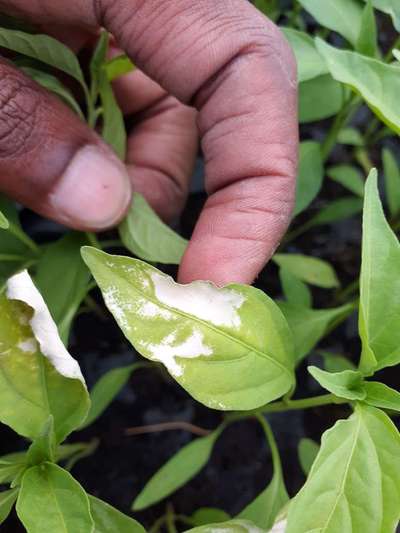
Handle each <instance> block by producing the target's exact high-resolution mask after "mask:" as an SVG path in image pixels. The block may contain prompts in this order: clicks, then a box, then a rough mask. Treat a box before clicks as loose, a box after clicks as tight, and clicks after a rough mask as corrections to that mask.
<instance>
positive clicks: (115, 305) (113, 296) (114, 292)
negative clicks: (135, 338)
mask: <svg viewBox="0 0 400 533" xmlns="http://www.w3.org/2000/svg"><path fill="white" fill-rule="evenodd" d="M103 296H104V301H105V302H106V305H107V307H108V309H109V310H110V311H111V313H112V314H113V315H114V317H115V319H116V320H117V322H118V324H119V325H120V326H121V327H122V328H124V329H126V330H129V329H130V327H129V324H128V321H127V320H126V316H125V312H126V311H127V310H129V309H127V307H126V305H123V303H122V301H121V298H120V294H119V292H118V289H117V288H116V287H110V288H109V289H107V290H105V291H104V292H103Z"/></svg>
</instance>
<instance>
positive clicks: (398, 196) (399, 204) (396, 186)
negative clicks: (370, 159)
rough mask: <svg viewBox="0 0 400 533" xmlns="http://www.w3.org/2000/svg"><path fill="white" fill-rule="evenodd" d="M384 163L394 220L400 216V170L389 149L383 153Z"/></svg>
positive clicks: (390, 207) (390, 210)
mask: <svg viewBox="0 0 400 533" xmlns="http://www.w3.org/2000/svg"><path fill="white" fill-rule="evenodd" d="M382 162H383V174H384V176H385V192H386V200H387V205H388V207H389V213H390V216H391V217H392V218H394V217H396V216H398V215H399V214H400V168H399V165H398V164H397V161H396V159H395V157H394V155H393V153H392V152H391V150H389V149H388V148H384V149H383V151H382Z"/></svg>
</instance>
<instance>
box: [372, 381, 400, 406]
mask: <svg viewBox="0 0 400 533" xmlns="http://www.w3.org/2000/svg"><path fill="white" fill-rule="evenodd" d="M364 388H365V391H366V393H367V396H366V398H365V400H364V401H365V402H366V403H367V404H369V405H373V406H375V407H380V408H382V409H390V410H393V411H400V392H398V391H397V390H394V389H392V388H390V387H388V386H387V385H385V384H384V383H378V382H377V381H366V382H365V383H364Z"/></svg>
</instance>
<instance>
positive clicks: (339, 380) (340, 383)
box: [308, 366, 366, 400]
mask: <svg viewBox="0 0 400 533" xmlns="http://www.w3.org/2000/svg"><path fill="white" fill-rule="evenodd" d="M308 371H309V372H310V374H311V375H312V377H313V378H314V379H315V380H316V381H318V383H319V384H320V385H321V387H323V388H324V389H326V390H328V391H329V392H332V393H333V394H335V395H336V396H339V397H340V398H346V399H347V400H363V399H364V398H365V396H366V392H365V390H364V386H363V376H362V374H361V372H358V371H357V370H343V372H335V373H334V374H331V373H330V372H325V370H322V369H321V368H317V367H316V366H309V367H308Z"/></svg>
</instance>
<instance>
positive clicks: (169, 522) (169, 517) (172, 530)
mask: <svg viewBox="0 0 400 533" xmlns="http://www.w3.org/2000/svg"><path fill="white" fill-rule="evenodd" d="M165 525H166V527H167V531H168V533H178V530H177V529H176V525H175V513H174V508H173V507H172V505H171V504H170V503H169V504H168V505H167V514H166V517H165Z"/></svg>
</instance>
